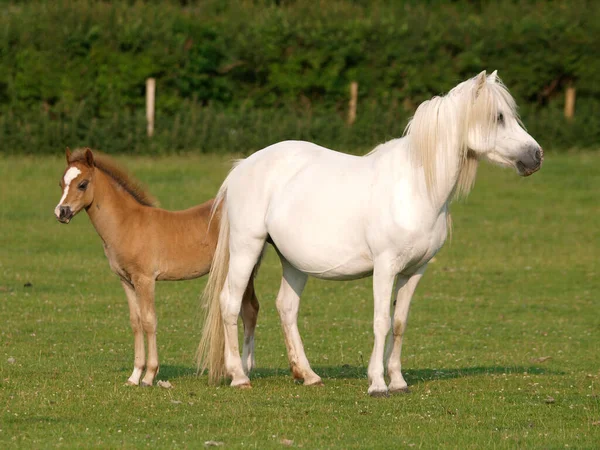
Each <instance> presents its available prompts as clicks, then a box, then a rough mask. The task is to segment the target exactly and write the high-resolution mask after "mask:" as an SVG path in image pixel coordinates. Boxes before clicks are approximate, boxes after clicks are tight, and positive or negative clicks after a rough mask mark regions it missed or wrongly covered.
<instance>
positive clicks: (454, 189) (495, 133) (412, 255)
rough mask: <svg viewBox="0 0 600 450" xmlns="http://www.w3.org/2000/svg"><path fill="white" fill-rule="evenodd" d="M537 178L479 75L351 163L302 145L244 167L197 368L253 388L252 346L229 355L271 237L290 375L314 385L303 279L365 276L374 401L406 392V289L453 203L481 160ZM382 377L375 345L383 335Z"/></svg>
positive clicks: (502, 93)
mask: <svg viewBox="0 0 600 450" xmlns="http://www.w3.org/2000/svg"><path fill="white" fill-rule="evenodd" d="M480 159H487V160H490V161H493V162H495V163H499V164H501V165H504V166H509V167H513V168H515V169H516V171H517V172H518V173H519V175H522V176H527V175H530V174H532V173H533V172H535V171H537V170H538V169H539V168H540V166H541V163H542V159H543V152H542V149H541V147H540V146H539V145H538V143H537V142H536V141H535V140H534V139H533V138H532V137H531V136H530V135H529V134H528V133H527V132H526V131H525V130H524V129H523V128H522V127H521V125H520V121H519V118H518V117H517V114H516V107H515V103H514V100H513V99H512V97H511V96H510V94H509V93H508V91H507V89H506V88H505V87H504V85H503V84H502V83H501V81H500V80H499V79H498V78H497V75H496V72H494V73H492V74H491V75H489V76H486V73H485V71H484V72H482V73H480V74H479V75H478V76H476V77H474V78H472V79H469V80H467V81H465V82H463V83H461V84H459V85H458V86H456V87H455V88H454V89H452V90H451V91H450V92H449V93H448V94H447V95H445V96H443V97H434V98H433V99H431V100H429V101H426V102H424V103H423V104H421V105H420V106H419V108H418V109H417V111H416V113H415V115H414V117H413V119H412V121H411V122H410V124H409V125H408V127H407V130H406V133H405V136H404V137H403V138H401V139H394V140H392V141H389V142H386V143H385V144H382V145H380V146H378V147H377V148H375V149H374V150H373V151H372V152H371V153H369V154H368V155H366V156H363V157H359V156H351V155H346V154H343V153H338V152H335V151H332V150H328V149H326V148H323V147H319V146H317V145H315V144H311V143H308V142H298V141H286V142H281V143H278V144H275V145H272V146H270V147H267V148H265V149H263V150H260V151H258V152H256V153H255V154H253V155H252V156H250V157H248V158H247V159H245V160H242V161H241V162H239V163H238V164H237V165H236V166H235V167H234V168H233V169H232V171H231V172H230V174H229V176H228V177H227V179H226V180H225V182H224V183H223V185H222V186H221V189H220V190H219V193H218V196H217V201H216V202H215V204H219V203H221V204H222V207H223V215H222V220H221V225H220V227H221V228H220V235H219V242H218V247H217V250H216V253H215V258H214V260H213V266H212V268H211V272H210V278H209V282H208V285H207V288H206V291H205V295H204V301H205V302H206V303H207V309H208V312H207V319H206V323H205V328H204V331H203V336H202V340H201V342H200V346H199V348H198V364H199V367H200V368H202V369H205V368H208V369H209V376H210V379H211V380H212V381H216V380H218V379H220V378H222V377H223V376H229V377H231V378H232V381H231V385H232V386H240V387H250V380H249V378H248V376H247V373H248V371H249V370H250V369H251V368H252V365H253V360H252V355H253V349H252V348H251V347H252V346H253V342H245V343H244V356H243V359H242V358H240V354H239V348H238V331H237V320H238V315H239V313H240V305H241V302H242V296H243V294H244V290H245V288H246V285H247V284H248V281H249V279H250V277H251V276H253V271H254V270H255V267H256V266H257V264H258V262H259V259H260V257H261V254H262V252H263V248H264V246H265V243H266V242H269V243H272V244H273V245H274V247H275V248H276V250H277V253H278V254H279V257H280V259H281V264H282V266H283V279H282V280H281V287H280V289H279V294H278V295H277V302H276V303H277V310H278V311H279V315H280V318H281V322H282V327H283V332H284V335H285V343H286V346H287V352H288V358H289V363H290V367H291V371H292V374H293V376H294V378H296V379H301V380H304V384H305V385H320V384H322V382H321V378H320V377H319V376H318V375H317V374H316V373H315V372H313V370H312V369H311V367H310V365H309V362H308V360H307V358H306V355H305V353H304V348H303V346H302V341H301V338H300V334H299V332H298V325H297V317H298V308H299V300H300V295H301V294H302V290H303V289H304V286H305V284H306V281H307V279H308V276H309V275H311V276H314V277H317V278H323V279H327V280H349V279H356V278H361V277H366V276H370V275H373V295H374V302H375V308H374V321H373V322H374V323H373V332H374V335H375V343H374V346H373V353H372V355H371V359H370V362H369V367H368V377H369V390H368V392H369V394H370V395H373V396H377V395H388V392H399V391H406V390H407V384H406V381H404V378H403V377H402V373H401V364H400V352H401V347H402V336H403V333H404V331H405V329H406V321H407V317H408V308H409V305H410V300H411V298H412V295H413V292H414V290H415V288H416V287H417V284H418V282H419V280H420V279H421V277H422V275H423V273H424V272H425V268H426V266H427V263H428V261H429V260H430V259H431V258H432V257H433V256H434V255H435V254H436V253H437V252H438V250H439V249H440V248H441V247H442V245H443V244H444V241H445V240H446V236H447V229H448V227H449V212H448V206H449V204H450V202H451V200H452V199H453V198H454V197H455V196H457V195H465V194H467V193H468V192H469V190H470V189H471V187H472V185H473V182H474V180H475V175H476V170H477V162H478V160H480ZM392 297H393V298H394V299H395V308H394V312H393V318H392V320H391V329H392V333H391V334H390V342H389V347H390V348H389V349H388V350H389V352H388V358H387V370H388V375H389V378H390V382H389V386H386V383H385V380H384V346H385V340H386V335H387V334H388V332H389V331H390V299H391V298H392Z"/></svg>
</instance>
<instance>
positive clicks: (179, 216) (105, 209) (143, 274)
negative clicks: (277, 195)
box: [54, 148, 259, 386]
mask: <svg viewBox="0 0 600 450" xmlns="http://www.w3.org/2000/svg"><path fill="white" fill-rule="evenodd" d="M66 155H67V168H66V170H65V172H64V174H63V177H62V178H61V180H60V186H61V189H62V192H63V195H62V198H61V199H60V202H59V203H58V205H57V206H56V208H55V210H54V214H55V215H56V218H57V219H58V220H59V221H60V222H62V223H69V222H70V221H71V219H72V218H73V216H75V215H76V214H77V213H78V212H79V211H81V210H82V209H85V210H86V212H87V213H88V216H89V217H90V220H91V221H92V225H94V228H95V229H96V231H97V232H98V234H99V235H100V237H101V238H102V242H103V244H104V253H105V254H106V257H107V258H108V262H109V264H110V268H111V269H112V271H113V272H114V273H116V274H117V275H118V276H119V277H120V279H121V284H122V285H123V289H124V290H125V294H126V295H127V301H128V303H129V317H130V320H131V327H132V329H133V335H134V341H135V359H134V365H133V373H132V374H131V376H130V377H129V379H128V381H127V382H128V384H132V385H138V384H140V378H141V377H142V374H143V372H144V370H146V373H145V375H144V378H143V379H142V380H141V384H142V386H151V385H152V383H153V381H154V378H155V376H156V374H157V373H158V350H157V347H156V312H155V309H154V285H155V282H156V281H157V280H188V279H192V278H197V277H200V276H202V275H205V274H206V273H208V271H209V270H210V266H211V263H212V259H213V254H214V251H215V247H216V244H217V239H218V235H219V219H220V211H217V212H216V213H215V215H214V217H213V219H212V221H211V211H212V206H213V200H209V201H207V202H206V203H203V204H201V205H198V206H195V207H193V208H190V209H186V210H184V211H166V210H164V209H160V208H157V207H156V206H155V200H154V199H153V198H152V197H151V196H150V195H149V194H148V193H147V192H145V191H144V190H143V189H142V188H141V187H140V185H139V184H138V183H137V182H136V181H134V180H133V179H132V177H131V176H129V175H128V174H127V173H126V172H124V171H123V170H122V169H121V168H119V167H118V166H117V165H116V164H115V163H114V162H113V161H111V160H110V159H109V158H108V157H106V156H105V155H101V154H96V155H94V154H93V153H92V151H91V150H90V149H83V150H76V151H74V152H73V153H71V151H70V150H69V149H68V148H67V152H66ZM258 308H259V305H258V300H257V299H256V295H255V292H254V285H253V282H252V280H251V282H250V283H249V284H248V288H247V289H246V292H245V294H244V298H243V306H242V310H241V316H242V320H243V322H244V354H245V355H246V358H245V362H246V364H245V366H246V367H245V368H246V370H248V371H249V370H251V369H252V366H253V365H254V329H255V326H256V319H257V316H258ZM144 333H145V334H146V339H147V341H148V359H147V360H146V354H145V348H144Z"/></svg>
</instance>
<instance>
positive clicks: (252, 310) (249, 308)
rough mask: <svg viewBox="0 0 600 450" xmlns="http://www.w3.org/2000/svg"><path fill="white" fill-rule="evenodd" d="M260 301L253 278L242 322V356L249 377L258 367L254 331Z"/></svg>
mask: <svg viewBox="0 0 600 450" xmlns="http://www.w3.org/2000/svg"><path fill="white" fill-rule="evenodd" d="M258 309H259V305H258V299H257V298H256V293H255V292H254V279H253V277H252V276H251V277H250V280H249V281H248V286H247V287H246V291H244V296H243V297H242V321H243V322H244V350H243V354H242V355H243V356H242V367H243V369H244V373H245V374H246V375H248V374H249V373H250V371H251V370H252V369H253V368H254V367H255V366H256V363H255V361H254V330H255V328H256V320H257V318H258Z"/></svg>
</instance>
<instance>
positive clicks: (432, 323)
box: [0, 153, 600, 448]
mask: <svg viewBox="0 0 600 450" xmlns="http://www.w3.org/2000/svg"><path fill="white" fill-rule="evenodd" d="M122 161H123V163H124V164H125V166H126V167H128V168H130V169H131V170H132V171H133V173H135V174H136V175H137V176H138V177H139V178H140V179H141V180H142V181H144V182H145V183H146V184H147V185H148V186H149V187H150V190H151V192H153V193H154V194H155V195H156V196H157V197H158V198H159V199H160V200H161V202H162V205H163V206H164V207H167V208H184V207H187V206H190V205H193V204H196V203H200V202H201V201H203V200H205V199H207V198H209V197H210V196H212V195H213V194H214V193H215V192H216V190H217V188H218V186H219V183H220V181H221V180H222V179H223V177H224V175H225V173H226V172H227V170H228V161H227V160H226V159H225V158H222V157H204V156H203V157H195V156H190V157H187V158H184V157H172V158H168V159H150V158H140V159H133V158H126V159H123V160H122ZM63 169H64V162H63V159H62V158H60V159H59V158H48V157H43V158H16V157H14V158H13V157H10V158H7V157H5V158H1V159H0V180H1V181H0V200H1V203H0V204H1V207H0V447H2V448H10V447H38V448H39V447H44V448H45V447H92V446H94V447H110V448H115V447H126V448H131V447H143V446H152V447H159V448H165V447H171V448H182V447H191V448H198V447H203V446H204V442H205V441H208V440H214V441H221V442H224V443H225V447H226V448H237V447H255V448H282V447H285V444H284V443H282V440H284V439H288V440H291V441H293V443H292V446H293V447H303V448H326V447H337V448H376V447H377V448H392V447H393V448H397V447H400V448H412V447H423V448H437V447H440V446H445V447H451V448H484V447H485V448H488V447H495V448H515V447H537V448H565V447H567V446H568V447H571V448H573V447H576V448H593V447H598V445H600V397H599V396H600V389H599V383H600V352H599V351H598V343H599V342H600V339H599V338H600V298H599V292H600V267H599V262H598V261H599V256H600V255H599V249H600V226H599V222H598V218H599V217H600V215H599V214H600V203H599V201H598V198H599V197H598V196H599V194H600V155H599V154H592V153H587V154H585V153H584V154H564V155H552V154H551V155H548V157H547V160H546V162H545V164H544V167H543V169H542V171H541V172H540V173H538V174H536V175H534V176H532V177H530V178H527V179H521V178H518V177H517V176H516V175H515V174H514V173H513V172H510V171H507V170H501V169H499V168H495V167H494V168H493V167H489V166H487V165H484V166H483V167H482V169H481V171H480V174H479V177H478V181H477V185H476V186H475V189H474V191H473V193H472V194H471V196H470V197H469V199H468V201H467V202H464V203H459V204H455V205H454V206H453V218H454V236H453V240H452V241H451V242H448V243H447V244H446V246H445V247H444V249H443V250H442V251H441V252H440V254H439V255H438V256H437V258H436V261H435V262H434V263H432V264H431V265H430V266H429V269H428V272H427V274H426V276H425V277H424V279H423V281H422V282H421V284H420V286H419V289H418V290H417V293H416V295H415V298H414V301H413V304H412V309H411V315H410V323H409V326H408V331H407V336H406V339H405V344H404V352H403V357H402V362H403V367H404V371H403V372H404V374H405V378H406V380H407V381H408V383H409V385H410V388H411V393H410V394H407V395H399V396H394V397H390V398H384V399H372V398H370V397H368V396H367V394H366V391H367V380H366V365H367V362H368V358H369V355H370V351H371V347H372V332H371V330H372V294H371V280H370V279H366V280H360V281H356V282H322V281H317V280H311V281H310V282H309V284H308V287H307V290H306V291H305V294H304V297H303V301H302V303H301V311H300V319H299V324H300V330H301V333H302V336H303V339H304V343H305V347H306V351H307V354H308V357H309V359H310V361H311V363H312V365H313V368H315V370H316V371H317V373H319V374H320V375H322V376H323V378H324V382H325V387H322V388H306V387H304V386H302V385H298V384H295V383H294V382H293V381H292V379H291V377H290V375H289V373H288V369H287V359H286V356H285V346H284V343H283V337H282V334H281V331H280V326H279V320H278V318H277V314H276V311H275V305H274V298H275V294H276V291H277V288H278V285H279V277H280V268H279V266H278V262H277V260H276V257H275V256H274V254H273V252H272V251H271V252H269V253H268V255H267V257H266V260H265V261H264V263H263V265H262V268H261V272H260V275H259V279H258V283H257V284H258V286H257V289H258V294H259V298H260V300H261V304H262V310H261V313H260V317H259V327H258V329H257V363H258V367H259V368H258V370H257V372H256V373H255V374H254V375H253V376H252V377H251V378H252V382H253V389H251V390H244V391H239V390H235V389H231V388H229V387H226V386H220V387H214V386H208V385H207V381H206V377H205V376H203V377H196V376H195V374H194V372H195V366H194V364H195V363H194V352H195V349H196V346H197V344H198V341H199V338H200V332H201V329H200V325H199V323H198V320H197V318H198V297H199V294H200V292H201V291H202V288H203V286H204V283H205V281H206V280H205V279H201V280H195V281H187V282H179V283H159V285H158V289H157V295H156V297H157V312H158V318H159V334H158V342H159V356H160V358H161V364H162V365H161V372H160V374H159V377H158V378H159V379H162V380H169V381H170V382H171V383H172V384H173V386H174V388H173V389H171V390H166V389H162V388H158V387H154V388H151V389H143V388H131V387H126V386H124V383H125V381H126V379H127V377H128V376H129V374H130V371H131V369H132V365H133V338H132V335H131V332H130V329H129V319H128V309H127V302H126V299H125V295H124V293H123V292H122V290H121V287H120V284H119V282H118V280H117V278H116V276H115V275H113V274H112V273H111V272H110V270H109V267H108V263H107V261H106V260H105V258H104V254H103V252H102V245H101V241H100V239H99V238H98V236H97V235H96V233H95V231H94V230H93V228H92V226H91V225H90V223H89V220H88V218H87V217H86V216H85V214H83V213H82V214H81V215H80V216H78V217H76V218H75V219H74V220H73V222H72V223H71V224H70V225H68V226H65V225H61V224H59V223H57V222H56V220H55V219H54V217H53V209H54V206H55V205H56V203H57V202H58V200H59V198H60V190H59V188H58V186H57V183H58V180H59V178H60V176H61V174H62V171H63ZM26 283H31V286H30V287H25V284H26ZM542 357H550V359H547V360H545V361H544V362H539V358H542ZM9 358H14V362H13V363H10V362H9ZM11 361H12V360H11ZM550 398H552V399H553V400H551V399H550ZM288 443H289V442H288Z"/></svg>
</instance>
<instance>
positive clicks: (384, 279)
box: [368, 261, 396, 397]
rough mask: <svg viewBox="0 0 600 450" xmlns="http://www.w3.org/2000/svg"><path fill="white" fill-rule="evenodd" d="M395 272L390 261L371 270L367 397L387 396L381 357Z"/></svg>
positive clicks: (377, 264)
mask: <svg viewBox="0 0 600 450" xmlns="http://www.w3.org/2000/svg"><path fill="white" fill-rule="evenodd" d="M395 277H396V272H395V271H393V270H392V264H391V262H390V261H385V262H383V261H380V262H377V263H376V264H375V267H374V269H373V297H374V314H373V334H374V335H375V343H374V345H373V353H372V354H371V360H370V361H369V368H368V375H369V391H368V392H369V395H371V396H374V397H378V396H387V395H388V388H387V386H386V384H385V380H384V378H383V356H384V350H385V338H386V336H387V334H388V332H389V330H390V298H391V295H392V288H393V286H394V278H395Z"/></svg>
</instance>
